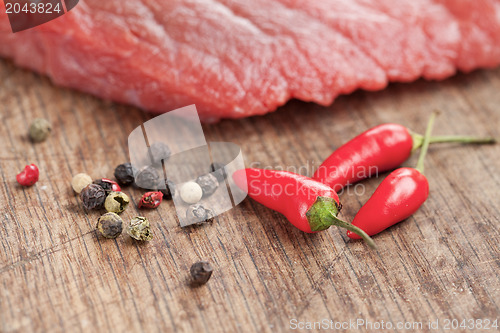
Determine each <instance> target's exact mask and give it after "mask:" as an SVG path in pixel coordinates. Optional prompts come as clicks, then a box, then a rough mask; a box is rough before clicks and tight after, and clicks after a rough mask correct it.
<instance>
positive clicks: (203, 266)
mask: <svg viewBox="0 0 500 333" xmlns="http://www.w3.org/2000/svg"><path fill="white" fill-rule="evenodd" d="M189 271H190V273H191V277H192V278H193V280H192V282H191V283H192V284H193V285H194V286H200V285H202V284H205V283H207V282H208V280H209V279H210V277H211V276H212V272H213V268H212V265H210V263H209V262H208V261H198V262H197V263H194V264H193V265H192V266H191V269H190V270H189Z"/></svg>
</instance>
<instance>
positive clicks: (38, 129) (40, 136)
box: [29, 118, 52, 142]
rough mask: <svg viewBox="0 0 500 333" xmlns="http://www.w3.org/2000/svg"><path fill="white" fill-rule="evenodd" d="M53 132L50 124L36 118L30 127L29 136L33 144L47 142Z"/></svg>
mask: <svg viewBox="0 0 500 333" xmlns="http://www.w3.org/2000/svg"><path fill="white" fill-rule="evenodd" d="M51 131H52V126H51V125H50V123H49V122H48V121H47V120H46V119H43V118H36V119H34V120H33V122H32V123H31V125H30V128H29V135H30V138H31V140H33V142H42V141H45V140H46V139H47V138H48V137H49V135H50V132H51Z"/></svg>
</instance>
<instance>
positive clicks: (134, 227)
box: [127, 216, 153, 241]
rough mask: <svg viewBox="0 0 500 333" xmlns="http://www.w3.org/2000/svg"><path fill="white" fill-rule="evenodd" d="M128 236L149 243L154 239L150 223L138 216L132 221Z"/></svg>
mask: <svg viewBox="0 0 500 333" xmlns="http://www.w3.org/2000/svg"><path fill="white" fill-rule="evenodd" d="M127 234H129V236H130V237H132V238H133V239H136V240H140V241H149V240H151V239H152V238H153V235H152V234H151V231H150V229H149V221H148V219H147V218H145V217H142V216H136V217H134V218H133V219H132V220H130V225H129V226H128V228H127Z"/></svg>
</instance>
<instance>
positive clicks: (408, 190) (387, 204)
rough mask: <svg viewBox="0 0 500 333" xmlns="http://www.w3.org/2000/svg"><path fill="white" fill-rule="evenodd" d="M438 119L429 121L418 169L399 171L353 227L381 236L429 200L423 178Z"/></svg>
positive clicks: (384, 181)
mask: <svg viewBox="0 0 500 333" xmlns="http://www.w3.org/2000/svg"><path fill="white" fill-rule="evenodd" d="M435 117H436V113H433V114H432V115H431V118H430V119H429V124H428V126H427V131H426V135H425V138H424V143H423V146H422V151H421V152H420V156H419V159H418V163H417V167H416V168H415V169H413V168H399V169H397V170H395V171H393V172H391V174H389V176H387V178H385V179H384V180H383V181H382V183H380V185H379V186H378V188H377V190H376V191H375V193H373V195H372V196H371V197H370V199H369V200H368V201H367V202H366V203H365V204H364V205H363V207H361V209H360V210H359V211H358V213H357V214H356V216H355V217H354V220H353V222H352V224H353V225H355V226H357V227H359V228H361V229H363V230H364V231H365V232H366V233H367V234H368V235H370V236H373V235H375V234H378V233H379V232H381V231H382V230H384V229H386V228H388V227H390V226H392V225H394V224H396V223H398V222H400V221H402V220H404V219H406V218H408V217H410V216H411V215H412V214H413V213H415V212H416V211H417V210H418V208H419V207H420V206H421V205H422V204H423V203H424V202H425V200H427V197H428V195H429V182H428V181H427V178H426V177H425V176H424V174H423V172H424V158H425V155H426V153H427V149H428V148H429V143H430V135H431V131H432V127H433V125H434V119H435ZM347 236H349V237H350V238H353V239H360V237H358V235H356V234H354V233H351V232H350V231H347Z"/></svg>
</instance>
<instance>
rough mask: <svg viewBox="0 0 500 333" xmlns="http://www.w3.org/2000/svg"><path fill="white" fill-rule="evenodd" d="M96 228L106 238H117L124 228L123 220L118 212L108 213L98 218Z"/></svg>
mask: <svg viewBox="0 0 500 333" xmlns="http://www.w3.org/2000/svg"><path fill="white" fill-rule="evenodd" d="M96 229H97V230H98V231H99V232H100V233H101V235H103V236H104V237H106V238H116V237H118V236H119V235H120V234H121V233H122V230H123V221H122V219H121V217H120V216H118V214H115V213H106V214H104V215H103V216H101V217H99V219H98V220H97V225H96Z"/></svg>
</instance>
